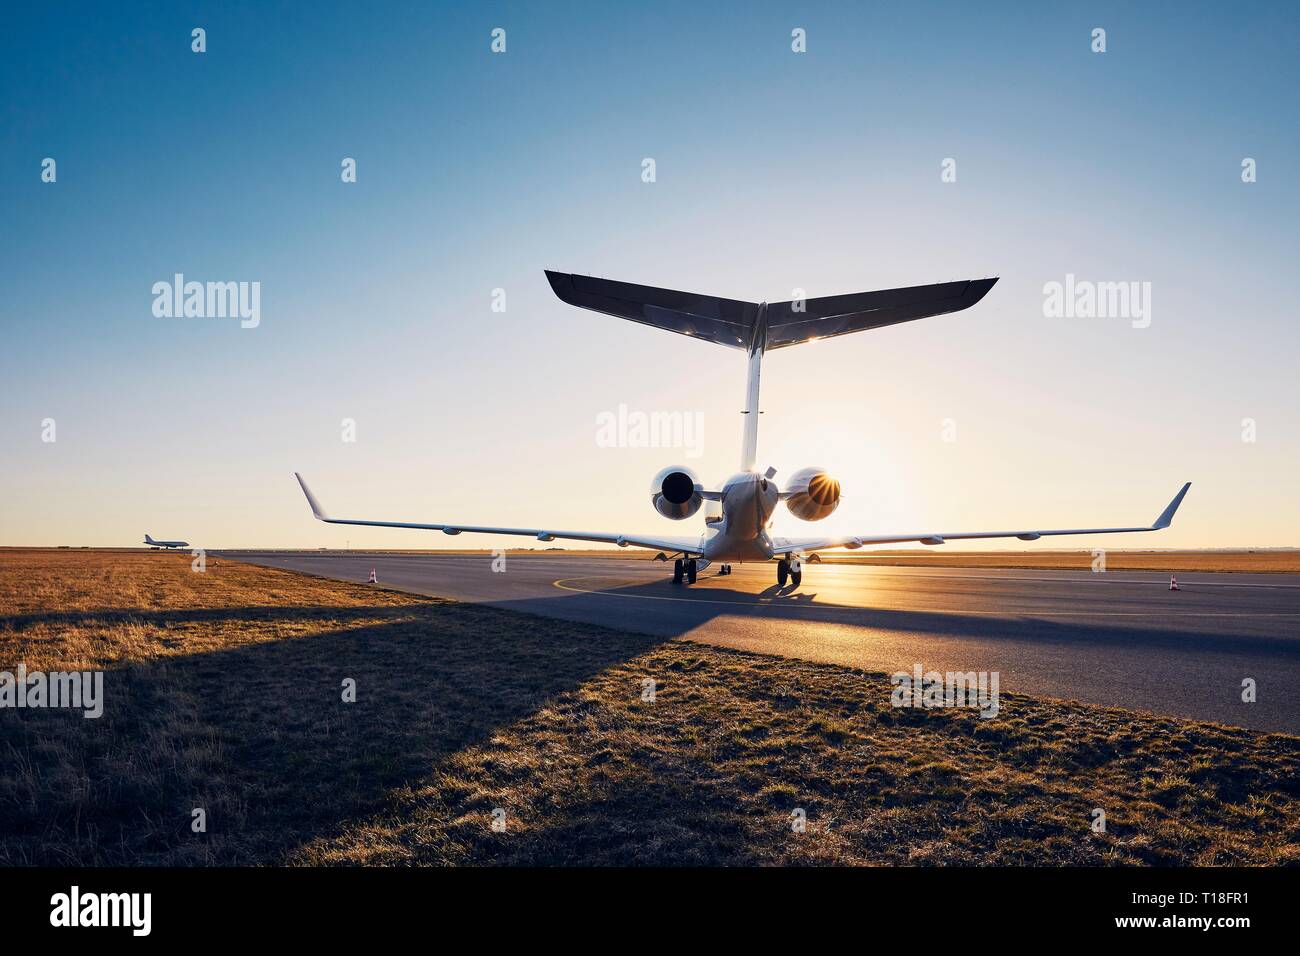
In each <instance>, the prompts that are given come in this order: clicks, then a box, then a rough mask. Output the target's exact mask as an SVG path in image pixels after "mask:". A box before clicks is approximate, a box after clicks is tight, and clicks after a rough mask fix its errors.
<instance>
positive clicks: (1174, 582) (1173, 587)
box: [1169, 574, 1181, 591]
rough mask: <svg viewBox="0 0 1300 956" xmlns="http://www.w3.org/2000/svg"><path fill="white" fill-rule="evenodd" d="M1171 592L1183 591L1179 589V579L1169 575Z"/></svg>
mask: <svg viewBox="0 0 1300 956" xmlns="http://www.w3.org/2000/svg"><path fill="white" fill-rule="evenodd" d="M1169 590H1171V591H1178V590H1181V589H1180V588H1179V587H1178V579H1177V578H1176V577H1174V576H1173V575H1172V574H1171V575H1169Z"/></svg>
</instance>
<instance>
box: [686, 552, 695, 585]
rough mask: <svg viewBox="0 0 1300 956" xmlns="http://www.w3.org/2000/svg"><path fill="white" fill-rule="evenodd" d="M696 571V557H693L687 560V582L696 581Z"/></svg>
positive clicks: (692, 582)
mask: <svg viewBox="0 0 1300 956" xmlns="http://www.w3.org/2000/svg"><path fill="white" fill-rule="evenodd" d="M695 573H696V566H695V559H694V558H691V559H690V560H688V561H687V562H686V583H687V584H694V583H695Z"/></svg>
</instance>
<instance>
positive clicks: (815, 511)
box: [785, 468, 840, 521]
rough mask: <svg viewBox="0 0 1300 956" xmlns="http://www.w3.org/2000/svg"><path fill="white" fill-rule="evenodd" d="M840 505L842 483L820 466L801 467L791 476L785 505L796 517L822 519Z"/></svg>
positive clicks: (807, 519)
mask: <svg viewBox="0 0 1300 956" xmlns="http://www.w3.org/2000/svg"><path fill="white" fill-rule="evenodd" d="M839 505H840V483H839V482H838V481H836V480H835V479H834V478H832V477H831V476H830V475H828V474H826V472H825V471H823V470H822V469H820V468H801V469H799V470H798V471H796V472H795V473H794V475H793V476H791V478H790V484H789V485H788V486H787V488H786V492H785V506H786V507H787V508H789V509H790V513H791V514H792V515H794V516H795V517H796V518H802V519H803V520H804V521H820V520H821V519H822V518H825V517H828V516H829V515H830V514H831V512H833V511H834V510H835V509H836V508H838V507H839Z"/></svg>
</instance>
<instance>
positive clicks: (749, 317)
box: [294, 271, 1191, 588]
mask: <svg viewBox="0 0 1300 956" xmlns="http://www.w3.org/2000/svg"><path fill="white" fill-rule="evenodd" d="M546 277H547V279H548V280H549V281H550V284H551V288H552V289H553V290H554V292H555V294H556V295H557V296H558V297H559V298H560V299H561V300H562V301H564V302H566V303H568V304H570V305H574V306H578V307H580V308H583V309H590V310H592V311H595V312H602V313H604V314H606V315H612V316H616V317H618V318H621V319H628V320H630V321H632V322H638V323H640V324H642V325H648V326H652V327H654V328H657V329H664V330H666V331H669V332H676V333H679V334H681V335H688V336H690V337H692V338H695V339H699V340H701V341H704V342H711V343H713V344H716V345H722V346H726V347H728V348H733V349H738V350H740V351H742V352H744V353H745V354H746V356H747V360H748V375H747V380H746V385H745V408H744V411H743V412H742V413H741V414H742V415H744V432H743V436H742V440H741V455H740V471H738V472H737V473H736V474H734V475H732V476H731V477H730V478H728V479H727V480H726V482H725V483H724V484H723V485H722V487H721V488H709V487H706V486H705V485H704V484H703V483H701V481H700V479H699V478H698V477H697V476H696V474H695V473H694V472H693V471H691V469H689V468H686V467H684V466H681V465H670V466H669V467H667V468H664V469H663V470H662V471H660V472H659V473H658V474H657V475H655V476H654V479H653V480H652V481H651V483H650V504H651V506H652V507H653V508H654V510H655V511H657V512H658V513H659V514H660V515H662V516H664V517H665V518H672V519H674V520H677V521H683V520H686V519H688V518H691V517H692V516H694V515H695V514H696V513H697V512H698V511H699V510H700V508H701V507H702V506H704V504H705V502H711V503H712V505H711V507H710V508H706V517H705V519H704V528H703V531H702V532H701V533H700V534H697V535H690V536H683V537H669V536H662V535H654V534H632V533H617V532H600V531H563V530H559V529H555V528H549V527H542V528H498V527H490V526H483V525H469V524H448V523H444V522H440V523H422V522H408V521H370V520H361V519H355V518H332V517H330V516H329V515H328V514H326V512H325V510H324V509H323V508H322V507H321V505H320V502H319V501H317V500H316V497H315V495H313V494H312V492H311V490H310V489H309V488H308V487H307V483H306V482H305V481H304V480H303V478H302V475H300V474H298V473H296V472H295V475H294V476H295V477H296V478H297V479H298V483H299V484H300V485H301V486H302V490H303V494H304V495H306V497H307V503H308V504H309V505H310V506H311V510H312V514H313V515H315V517H316V518H317V519H319V520H320V521H325V522H328V523H330V524H351V525H365V526H368V527H375V528H414V529H417V530H424V531H441V532H443V533H444V534H448V535H457V534H461V533H462V532H470V533H472V534H503V535H522V536H526V537H532V538H536V539H537V540H538V541H543V542H549V541H556V540H567V541H591V542H599V543H607V544H615V545H618V546H619V547H620V548H648V549H651V550H655V551H658V552H659V554H658V555H656V558H657V559H659V560H663V561H667V560H669V557H668V556H669V555H674V556H675V557H673V558H672V559H671V560H672V561H673V583H674V584H683V583H686V584H694V583H695V581H696V578H697V576H698V575H699V574H700V572H701V571H704V570H705V569H706V568H708V567H709V566H710V565H713V564H716V565H718V573H720V574H730V573H731V569H732V564H734V563H745V562H773V561H774V562H776V580H777V584H778V586H779V587H781V588H785V587H786V585H787V583H789V584H790V585H792V586H793V587H794V588H797V587H799V586H800V584H801V583H802V581H803V566H804V563H805V562H806V561H812V562H816V561H818V560H820V559H819V558H818V557H817V555H818V553H819V552H822V551H828V550H831V549H838V548H845V549H848V550H857V549H858V548H863V547H866V546H868V545H878V544H904V543H919V544H924V545H941V544H944V543H945V542H948V541H966V540H973V539H987V538H1017V539H1019V540H1021V541H1037V540H1038V539H1040V538H1046V537H1053V536H1057V535H1079V534H1091V535H1098V534H1126V533H1129V532H1137V531H1159V530H1161V529H1162V528H1168V527H1169V525H1170V523H1171V522H1172V521H1173V518H1174V512H1175V511H1177V510H1178V506H1179V505H1180V504H1181V503H1182V500H1183V497H1184V496H1185V495H1186V494H1187V489H1188V488H1190V487H1191V482H1188V483H1187V484H1185V485H1183V487H1182V489H1181V490H1180V491H1179V492H1178V494H1176V495H1175V496H1174V498H1173V500H1172V501H1171V502H1170V503H1169V506H1168V507H1167V508H1165V510H1164V511H1162V512H1161V513H1160V515H1159V517H1157V518H1156V519H1155V521H1154V522H1152V523H1151V524H1150V525H1141V526H1135V527H1120V528H1068V529H1055V530H1043V529H1041V528H1026V529H1022V530H1019V531H960V532H945V531H924V532H920V533H917V534H911V533H908V534H884V535H881V534H875V535H872V534H862V535H832V536H822V537H798V538H786V537H774V536H772V535H771V534H770V533H769V530H770V528H771V524H772V517H773V515H774V514H775V513H776V510H777V506H778V505H779V504H781V503H784V504H785V507H786V510H787V511H789V512H790V513H791V514H792V515H794V516H795V517H796V518H800V519H802V520H804V521H820V520H822V519H824V518H826V517H828V516H829V515H831V514H832V513H833V512H834V511H835V509H836V508H838V507H839V503H840V483H839V481H837V480H836V479H835V478H834V477H832V476H831V475H830V474H828V473H827V472H826V470H825V469H823V468H818V467H809V468H801V469H800V470H798V471H796V472H794V474H792V475H791V476H790V480H789V482H787V483H785V484H786V487H785V488H784V489H782V488H781V487H779V486H778V484H777V481H776V475H777V472H776V470H775V469H773V468H765V469H764V470H762V471H759V470H758V469H757V461H758V416H759V409H758V393H759V376H760V370H761V367H762V362H763V355H764V354H765V353H767V352H770V351H773V350H775V349H783V348H788V347H789V346H792V345H799V344H801V343H805V342H816V341H820V340H822V339H827V338H833V337H835V336H839V335H847V334H849V333H851V332H862V331H866V330H868V329H879V328H884V327H886V326H890V325H897V324H898V323H900V322H911V321H914V320H916V319H923V318H928V317H930V316H936V315H945V314H947V313H950V312H960V311H962V310H964V309H969V308H970V307H971V306H973V305H975V304H976V303H977V302H979V301H980V300H981V299H983V298H984V296H985V295H986V294H987V293H988V291H989V290H990V289H991V288H993V285H994V283H996V282H997V281H998V280H997V279H996V278H992V279H972V280H966V281H958V282H943V283H938V284H934V285H923V286H911V287H908V288H902V289H886V290H882V291H877V292H859V293H851V294H848V295H835V296H828V297H824V298H815V299H796V300H793V301H790V302H776V303H768V302H758V303H754V302H742V301H739V300H736V299H723V298H717V297H715V296H708V295H699V294H696V293H692V292H676V291H673V290H671V289H659V288H655V287H653V286H643V285H633V284H631V283H627V282H616V281H613V280H609V279H597V278H592V277H589V276H579V275H571V274H568V273H562V272H551V271H547V273H546ZM709 511H713V512H714V513H712V514H709V513H708V512H709Z"/></svg>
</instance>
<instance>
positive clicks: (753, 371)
mask: <svg viewBox="0 0 1300 956" xmlns="http://www.w3.org/2000/svg"><path fill="white" fill-rule="evenodd" d="M766 349H767V303H766V302H760V303H759V304H758V313H757V314H756V315H755V316H754V324H753V326H752V327H751V328H750V331H749V372H748V374H747V376H746V379H745V410H744V411H743V412H742V413H741V414H743V415H744V416H745V437H744V441H743V442H742V444H741V452H740V470H741V471H753V470H754V468H755V467H756V466H757V464H758V416H759V415H760V414H761V413H760V412H759V410H758V384H759V377H760V373H761V371H762V366H763V352H764V351H765V350H766Z"/></svg>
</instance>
